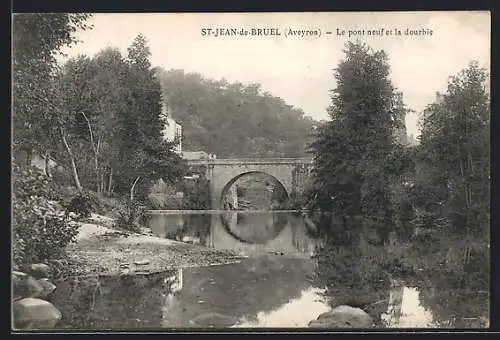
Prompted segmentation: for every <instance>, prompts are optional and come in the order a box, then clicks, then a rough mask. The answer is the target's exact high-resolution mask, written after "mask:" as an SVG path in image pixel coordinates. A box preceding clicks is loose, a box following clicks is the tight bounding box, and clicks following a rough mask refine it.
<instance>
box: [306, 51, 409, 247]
mask: <svg viewBox="0 0 500 340" xmlns="http://www.w3.org/2000/svg"><path fill="white" fill-rule="evenodd" d="M345 54H346V56H345V59H344V60H343V61H342V62H341V63H340V64H339V66H338V67H337V69H336V72H335V78H336V80H337V87H336V89H335V90H333V91H332V95H331V99H332V105H331V106H330V107H329V109H328V113H329V115H330V118H331V120H330V121H328V122H326V123H325V124H324V125H322V126H320V127H319V128H318V131H317V133H316V140H315V141H314V142H313V143H312V144H311V149H312V152H313V155H314V169H313V185H312V186H311V192H310V204H309V205H310V208H311V209H312V210H315V209H319V210H321V211H323V212H325V213H328V214H330V217H331V218H330V219H329V220H328V221H326V222H325V223H322V225H321V227H322V229H323V232H324V234H326V235H327V236H329V237H330V239H331V240H332V241H334V239H335V238H337V240H336V241H338V242H341V243H343V242H353V241H354V240H355V238H356V237H358V236H359V235H361V234H362V233H365V234H366V233H370V232H371V231H375V232H376V233H377V234H378V237H380V238H381V239H382V240H384V239H386V238H387V235H388V232H389V231H390V230H391V229H392V226H393V221H394V219H393V217H394V214H395V213H394V208H393V205H392V202H391V195H392V193H391V191H390V186H389V184H390V183H392V182H394V180H395V177H396V176H397V175H399V174H400V172H401V171H402V167H403V165H402V164H400V163H403V162H399V161H398V160H397V156H396V155H397V153H395V152H397V149H396V147H395V146H396V141H395V138H394V135H395V132H394V131H395V130H396V128H398V127H400V125H402V123H403V122H404V115H405V114H406V112H405V110H406V109H405V107H404V105H403V103H402V99H401V96H400V95H398V93H396V92H395V89H394V87H393V86H392V84H391V82H390V80H389V78H388V75H389V65H388V62H387V56H386V54H385V53H384V52H383V51H378V52H374V51H371V50H370V49H369V47H367V46H366V45H364V44H354V43H348V44H347V49H346V50H345ZM344 236H345V237H347V238H342V239H340V238H341V237H344ZM339 237H340V238H339Z"/></svg>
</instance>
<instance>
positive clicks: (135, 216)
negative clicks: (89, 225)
mask: <svg viewBox="0 0 500 340" xmlns="http://www.w3.org/2000/svg"><path fill="white" fill-rule="evenodd" d="M145 216H146V213H145V209H144V207H143V206H142V205H141V204H140V203H139V202H138V201H132V202H130V201H127V202H125V203H122V205H121V206H120V208H119V210H118V217H117V218H116V222H115V227H117V228H120V229H125V230H129V231H134V232H137V231H139V228H140V226H141V222H142V221H143V220H144V218H145Z"/></svg>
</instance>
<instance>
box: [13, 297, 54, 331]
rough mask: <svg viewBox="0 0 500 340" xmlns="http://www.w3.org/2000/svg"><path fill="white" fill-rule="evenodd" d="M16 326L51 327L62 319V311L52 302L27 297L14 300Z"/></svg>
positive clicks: (21, 327)
mask: <svg viewBox="0 0 500 340" xmlns="http://www.w3.org/2000/svg"><path fill="white" fill-rule="evenodd" d="M13 312H14V326H15V328H17V329H48V328H49V329H50V328H54V326H55V325H56V324H57V323H58V322H59V320H61V318H62V315H61V312H60V311H59V310H58V309H57V308H56V307H54V305H52V304H51V303H50V302H47V301H45V300H41V299H35V298H25V299H21V300H19V301H16V302H14V305H13Z"/></svg>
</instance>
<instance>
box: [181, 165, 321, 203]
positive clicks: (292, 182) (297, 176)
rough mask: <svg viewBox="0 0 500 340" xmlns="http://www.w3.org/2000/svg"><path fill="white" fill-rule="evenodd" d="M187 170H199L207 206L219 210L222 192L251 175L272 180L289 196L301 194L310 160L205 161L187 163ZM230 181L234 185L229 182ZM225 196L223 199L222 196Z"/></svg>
mask: <svg viewBox="0 0 500 340" xmlns="http://www.w3.org/2000/svg"><path fill="white" fill-rule="evenodd" d="M188 165H189V166H203V167H205V169H206V178H207V179H208V180H209V182H210V195H211V206H212V209H213V210H220V209H221V208H222V207H221V203H222V198H223V191H225V192H227V189H228V188H229V187H230V186H231V185H232V184H234V182H235V181H236V180H237V179H238V178H241V177H242V176H244V175H246V174H248V173H252V172H262V173H265V174H267V175H269V176H271V177H274V178H275V179H276V180H277V181H278V183H280V184H281V186H283V188H284V191H285V192H286V193H287V195H288V196H289V195H290V194H291V193H292V192H294V191H296V192H301V190H302V189H303V185H304V180H305V179H306V177H307V173H306V172H304V171H303V170H304V169H308V168H310V167H311V165H312V160H311V159H308V158H260V159H208V160H205V159H203V160H190V161H188ZM233 181H234V182H233ZM224 196H225V195H224Z"/></svg>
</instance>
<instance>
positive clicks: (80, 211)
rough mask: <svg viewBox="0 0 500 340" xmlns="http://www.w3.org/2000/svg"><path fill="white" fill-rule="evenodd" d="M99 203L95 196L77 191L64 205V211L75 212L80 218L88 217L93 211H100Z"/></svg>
mask: <svg viewBox="0 0 500 340" xmlns="http://www.w3.org/2000/svg"><path fill="white" fill-rule="evenodd" d="M100 207H101V204H100V202H99V200H98V199H97V197H95V196H94V195H92V194H90V193H78V194H77V195H76V196H75V197H73V198H72V199H71V201H70V202H69V203H68V205H67V206H66V211H67V212H68V213H69V212H72V213H75V214H77V215H78V216H79V217H81V218H87V217H90V216H91V214H92V213H93V212H99V211H100Z"/></svg>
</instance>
